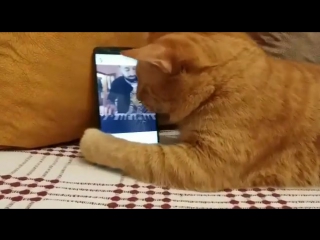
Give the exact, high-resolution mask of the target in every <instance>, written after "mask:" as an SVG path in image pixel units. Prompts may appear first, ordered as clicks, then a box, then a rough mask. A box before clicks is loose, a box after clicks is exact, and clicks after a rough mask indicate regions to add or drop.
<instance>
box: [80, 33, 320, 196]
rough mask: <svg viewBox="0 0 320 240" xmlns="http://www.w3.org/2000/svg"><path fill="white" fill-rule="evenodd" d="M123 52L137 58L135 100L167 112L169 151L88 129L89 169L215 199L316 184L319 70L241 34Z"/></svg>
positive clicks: (198, 36)
mask: <svg viewBox="0 0 320 240" xmlns="http://www.w3.org/2000/svg"><path fill="white" fill-rule="evenodd" d="M151 39H152V40H151V41H152V43H151V44H149V45H148V46H146V47H143V48H141V49H136V50H131V51H127V52H124V53H123V54H124V55H126V56H129V57H133V58H136V59H138V60H139V65H138V67H137V74H138V77H139V87H138V98H140V100H141V101H142V102H143V103H144V104H145V105H146V106H147V107H149V109H150V110H151V111H157V112H160V113H166V114H169V115H170V118H171V120H172V121H173V122H176V123H177V124H178V126H179V130H180V132H181V136H180V141H181V143H179V144H176V145H160V144H158V145H146V144H139V143H132V142H127V141H125V140H121V139H116V138H114V137H112V136H110V135H106V134H103V133H101V132H99V131H98V130H92V129H90V130H87V131H86V133H85V135H84V137H83V139H82V141H81V150H82V152H83V154H84V157H85V158H86V159H87V160H88V161H90V162H94V163H98V164H102V165H106V166H109V167H112V168H120V169H122V170H123V171H124V172H125V173H126V174H128V175H130V176H132V177H134V178H136V179H138V180H142V181H145V182H151V183H155V184H159V185H163V186H168V187H174V188H182V189H190V190H198V191H217V190H222V189H225V188H246V187H263V186H275V187H277V186H281V187H284V186H287V187H296V186H312V185H313V186H316V185H320V95H319V92H320V67H319V66H316V65H312V64H305V63H297V62H289V61H284V60H279V59H274V58H271V57H269V56H267V55H266V54H265V53H264V52H263V51H262V50H261V49H260V48H259V47H258V46H257V45H256V44H255V43H254V42H253V41H252V40H250V38H249V37H248V36H247V35H245V34H242V33H171V34H165V35H163V36H161V37H160V38H151Z"/></svg>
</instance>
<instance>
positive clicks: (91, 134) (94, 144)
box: [80, 128, 105, 163]
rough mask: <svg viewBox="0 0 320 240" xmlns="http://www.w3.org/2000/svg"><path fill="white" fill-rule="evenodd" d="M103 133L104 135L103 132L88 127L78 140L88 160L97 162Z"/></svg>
mask: <svg viewBox="0 0 320 240" xmlns="http://www.w3.org/2000/svg"><path fill="white" fill-rule="evenodd" d="M103 135H105V134H104V133H103V132H101V131H99V130H98V129H93V128H89V129H87V130H86V131H85V132H84V134H83V136H82V138H81V140H80V150H81V153H82V155H83V157H84V158H85V160H87V161H88V162H92V163H98V160H99V149H100V148H101V147H100V144H101V141H102V139H103V137H104V136H103Z"/></svg>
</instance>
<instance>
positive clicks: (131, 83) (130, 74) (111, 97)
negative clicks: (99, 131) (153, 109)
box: [104, 66, 138, 115]
mask: <svg viewBox="0 0 320 240" xmlns="http://www.w3.org/2000/svg"><path fill="white" fill-rule="evenodd" d="M119 68H120V71H121V74H122V76H120V77H118V78H116V79H115V80H114V81H113V82H112V83H111V88H110V91H109V94H108V96H107V97H106V98H105V103H104V106H105V108H106V112H107V114H108V115H113V114H114V113H115V112H118V113H129V112H130V105H131V99H132V95H133V94H134V95H135V94H136V90H137V86H138V78H137V75H136V67H135V66H119ZM116 101H117V104H115V102H116Z"/></svg>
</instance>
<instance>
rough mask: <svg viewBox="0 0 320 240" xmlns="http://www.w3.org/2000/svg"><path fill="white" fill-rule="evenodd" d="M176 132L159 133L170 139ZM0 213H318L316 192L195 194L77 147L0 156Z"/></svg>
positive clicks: (319, 205) (268, 190)
mask: <svg viewBox="0 0 320 240" xmlns="http://www.w3.org/2000/svg"><path fill="white" fill-rule="evenodd" d="M177 134H178V133H177V132H176V131H162V132H161V134H160V136H161V138H162V139H163V138H166V139H170V138H171V139H174V138H176V136H177ZM0 208H6V209H36V208H38V209H39V208H41V209H43V208H45V209H48V208H53V209H70V208H75V209H92V208H98V209H199V208H213V209H215V208H222V209H250V208H251V209H255V208H260V209H269V208H270V209H271V208H278V209H290V208H320V188H319V189H317V188H311V189H275V188H265V189H262V188H256V189H238V190H225V191H223V192H219V193H197V192H191V191H181V190H175V189H168V188H161V187H157V186H154V185H150V184H146V183H141V182H137V181H136V180H134V179H131V178H129V177H126V176H124V175H123V174H121V173H120V172H117V171H111V170H108V169H105V168H101V167H96V166H92V165H90V164H88V163H86V162H85V161H83V159H82V156H81V153H80V151H79V147H78V145H76V144H74V145H63V146H59V147H54V148H43V149H38V150H31V151H1V152H0Z"/></svg>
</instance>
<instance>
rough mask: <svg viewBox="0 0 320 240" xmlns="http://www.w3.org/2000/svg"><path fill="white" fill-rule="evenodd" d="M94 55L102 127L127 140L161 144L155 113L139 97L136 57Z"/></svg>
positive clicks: (105, 130)
mask: <svg viewBox="0 0 320 240" xmlns="http://www.w3.org/2000/svg"><path fill="white" fill-rule="evenodd" d="M94 58H95V66H96V81H97V88H96V89H97V94H98V102H99V113H100V130H101V131H103V132H105V133H109V134H112V135H113V136H115V137H118V138H123V139H126V140H128V141H133V142H140V143H149V144H152V143H158V131H157V119H156V114H155V113H152V112H149V111H148V110H147V109H146V108H145V107H144V106H143V105H142V104H141V102H140V101H138V100H137V96H136V92H137V86H138V78H137V75H136V65H137V60H135V59H132V58H128V57H125V56H122V55H120V54H97V53H95V56H94Z"/></svg>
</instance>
